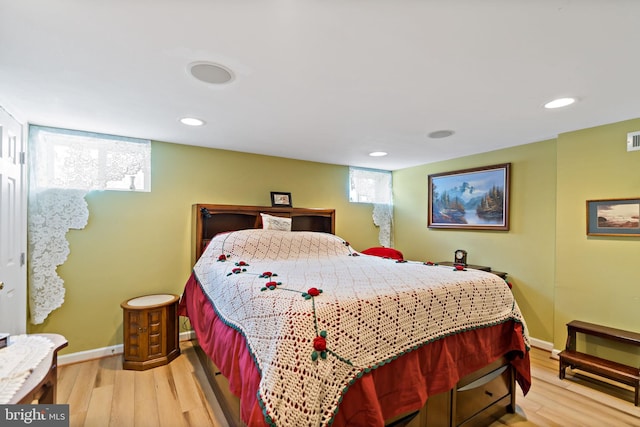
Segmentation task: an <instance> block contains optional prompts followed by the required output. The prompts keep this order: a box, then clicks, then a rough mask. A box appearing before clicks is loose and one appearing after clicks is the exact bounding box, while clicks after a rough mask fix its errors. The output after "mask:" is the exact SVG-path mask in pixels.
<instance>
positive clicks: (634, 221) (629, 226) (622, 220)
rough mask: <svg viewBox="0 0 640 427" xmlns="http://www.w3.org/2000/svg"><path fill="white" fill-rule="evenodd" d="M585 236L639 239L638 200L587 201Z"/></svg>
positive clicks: (639, 201) (639, 210) (639, 203)
mask: <svg viewBox="0 0 640 427" xmlns="http://www.w3.org/2000/svg"><path fill="white" fill-rule="evenodd" d="M587 235H588V236H635V237H640V198H637V199H603V200H587Z"/></svg>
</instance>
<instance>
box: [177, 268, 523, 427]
mask: <svg viewBox="0 0 640 427" xmlns="http://www.w3.org/2000/svg"><path fill="white" fill-rule="evenodd" d="M180 315H181V316H187V317H188V318H189V320H190V322H191V326H192V327H193V329H194V330H195V332H196V336H197V338H198V342H199V344H200V347H201V348H202V349H203V350H204V351H205V353H206V354H207V355H208V356H209V357H210V358H211V360H212V361H213V363H214V364H215V365H216V366H217V367H218V369H219V370H220V372H221V373H222V374H223V375H224V376H225V377H226V378H227V379H228V380H229V387H230V391H231V392H232V393H233V394H235V395H236V396H238V397H239V398H240V402H241V404H240V416H241V418H242V420H243V421H244V422H245V423H246V424H247V425H248V426H265V425H266V423H265V420H264V415H263V413H262V410H261V408H260V404H259V403H258V400H257V392H258V385H259V382H260V374H259V372H258V369H257V367H256V365H255V362H254V361H253V358H252V356H251V354H250V352H249V350H248V348H247V345H246V343H245V340H244V337H243V336H242V334H241V333H239V332H238V331H236V330H235V329H233V328H231V327H229V326H227V325H225V324H224V323H223V322H222V321H221V320H220V319H219V318H218V316H217V315H216V313H215V311H214V310H213V307H212V305H211V303H210V302H209V300H208V298H207V296H206V295H205V294H204V293H203V291H202V289H201V288H200V285H199V284H198V282H197V280H196V278H195V276H194V275H193V274H192V275H191V277H190V278H189V281H188V282H187V284H186V285H185V290H184V294H183V295H182V300H181V301H180ZM509 352H516V354H517V355H518V356H517V357H515V358H514V359H513V360H512V361H511V364H512V365H513V366H514V367H515V370H516V381H517V382H518V384H519V385H520V388H521V389H522V391H523V392H524V394H526V393H527V392H528V391H529V387H530V386H531V373H530V360H529V352H528V351H527V349H526V347H525V344H524V340H523V336H522V324H520V323H517V322H506V323H502V324H499V325H496V326H491V327H487V328H482V329H477V330H472V331H466V332H461V333H459V334H456V335H452V336H448V337H445V338H442V339H440V340H438V341H435V342H432V343H430V344H428V345H424V346H422V347H420V348H419V349H417V350H415V351H412V352H410V353H407V354H405V355H403V356H401V357H399V358H398V359H396V360H394V361H393V362H390V363H387V364H386V365H383V366H381V367H379V368H377V369H375V370H373V371H371V372H369V373H366V374H364V375H363V376H362V377H361V378H360V379H359V380H358V381H356V382H355V383H354V384H353V385H352V386H351V387H350V388H349V390H348V392H347V393H346V394H345V395H344V398H343V400H342V403H341V404H340V407H339V410H338V413H337V414H336V416H335V418H334V421H333V424H332V425H333V426H336V427H337V426H347V425H366V426H383V425H384V420H386V419H390V418H393V417H395V416H397V415H400V414H404V413H408V412H411V411H417V410H419V409H420V408H421V407H422V406H423V405H424V404H425V402H426V400H427V398H428V397H429V396H433V395H435V394H438V393H442V392H445V391H447V390H450V389H452V388H453V387H454V386H455V384H456V383H457V382H458V380H459V379H460V378H462V377H464V376H465V375H467V374H470V373H472V372H474V371H476V370H478V369H480V368H482V367H483V366H486V365H488V364H489V363H492V362H494V361H496V360H498V359H499V358H500V357H502V356H503V355H505V354H507V353H509Z"/></svg>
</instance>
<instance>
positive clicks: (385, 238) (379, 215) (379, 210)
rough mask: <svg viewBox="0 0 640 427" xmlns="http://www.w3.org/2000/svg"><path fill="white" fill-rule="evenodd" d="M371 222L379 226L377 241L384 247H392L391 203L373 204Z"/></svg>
mask: <svg viewBox="0 0 640 427" xmlns="http://www.w3.org/2000/svg"><path fill="white" fill-rule="evenodd" d="M373 223H374V224H375V225H376V226H377V227H379V228H380V230H379V231H378V241H379V242H380V245H382V246H384V247H385V248H392V247H393V205H388V204H379V203H376V204H374V205H373Z"/></svg>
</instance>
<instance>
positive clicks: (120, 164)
mask: <svg viewBox="0 0 640 427" xmlns="http://www.w3.org/2000/svg"><path fill="white" fill-rule="evenodd" d="M150 164H151V142H150V141H148V140H139V139H134V138H124V137H117V136H112V135H102V134H94V133H87V132H80V131H72V130H66V129H55V128H46V127H40V126H30V128H29V196H28V213H27V222H28V241H29V248H28V251H29V308H30V312H31V322H32V323H33V324H36V325H37V324H40V323H42V322H43V321H44V320H45V319H46V318H47V316H48V315H49V313H51V312H52V311H53V310H55V309H56V308H58V307H60V306H61V305H62V303H63V302H64V295H65V289H64V286H63V284H64V281H63V280H62V278H60V277H59V276H58V274H57V272H56V269H57V267H58V266H59V265H61V264H63V263H64V262H65V261H66V259H67V256H68V255H69V244H68V242H67V240H66V234H67V232H68V231H69V230H70V229H82V228H84V227H85V226H86V225H87V221H88V218H89V210H88V208H87V202H86V201H85V195H86V194H87V193H88V192H89V191H91V190H105V189H110V188H122V187H118V183H119V182H120V181H122V180H123V179H125V178H127V177H134V176H135V175H136V174H140V173H142V175H143V176H144V177H146V178H147V180H146V182H148V177H149V172H150ZM130 182H131V185H133V178H132V179H131V181H130ZM144 187H145V189H147V191H148V185H145V186H144Z"/></svg>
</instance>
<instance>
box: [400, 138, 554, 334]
mask: <svg viewBox="0 0 640 427" xmlns="http://www.w3.org/2000/svg"><path fill="white" fill-rule="evenodd" d="M499 163H511V191H510V230H509V231H508V232H507V231H469V230H451V229H430V228H428V227H427V209H428V208H427V199H428V185H427V184H428V175H429V174H434V173H440V172H447V171H454V170H459V169H466V168H471V167H479V166H488V165H494V164H499ZM393 191H394V194H393V197H394V204H395V211H394V216H395V218H394V220H395V225H396V232H395V243H396V247H397V248H398V249H400V250H401V251H402V252H403V253H404V255H405V257H407V258H411V259H417V260H423V261H433V262H438V261H453V252H454V251H455V250H456V249H465V250H466V251H467V252H468V256H467V262H468V263H470V264H478V265H487V266H490V267H492V268H493V269H495V270H499V271H505V272H507V273H508V280H509V281H510V282H511V283H512V284H513V285H514V287H513V292H514V294H515V296H516V299H517V301H518V304H519V306H520V308H521V310H522V312H523V314H524V317H525V319H526V321H527V325H528V327H529V331H530V334H531V336H532V337H535V338H537V339H540V340H543V341H552V340H553V317H554V310H553V307H554V302H553V298H554V297H553V293H554V266H555V206H556V143H555V141H553V140H552V141H544V142H539V143H536V144H527V145H522V146H518V147H514V148H509V149H504V150H500V151H493V152H489V153H483V154H478V155H474V156H467V157H462V158H458V159H454V160H450V161H444V162H438V163H432V164H428V165H424V166H418V167H414V168H409V169H404V170H400V171H396V172H394V174H393Z"/></svg>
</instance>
